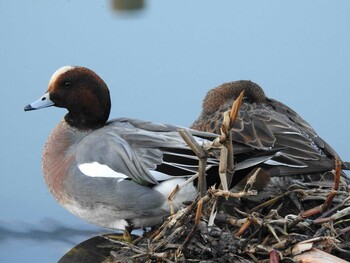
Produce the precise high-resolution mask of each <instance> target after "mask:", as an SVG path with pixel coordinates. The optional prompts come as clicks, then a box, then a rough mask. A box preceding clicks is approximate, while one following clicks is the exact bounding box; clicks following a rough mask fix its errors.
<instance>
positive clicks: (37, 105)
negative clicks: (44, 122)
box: [24, 92, 54, 111]
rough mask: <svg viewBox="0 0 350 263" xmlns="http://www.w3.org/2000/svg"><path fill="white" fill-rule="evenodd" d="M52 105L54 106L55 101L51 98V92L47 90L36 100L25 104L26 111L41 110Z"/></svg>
mask: <svg viewBox="0 0 350 263" xmlns="http://www.w3.org/2000/svg"><path fill="white" fill-rule="evenodd" d="M51 106H54V103H53V102H52V101H51V100H50V94H49V93H48V92H47V93H45V94H44V95H43V96H42V97H40V98H39V99H37V100H36V101H34V102H32V103H30V104H28V105H27V106H25V107H24V111H31V110H39V109H43V108H47V107H51Z"/></svg>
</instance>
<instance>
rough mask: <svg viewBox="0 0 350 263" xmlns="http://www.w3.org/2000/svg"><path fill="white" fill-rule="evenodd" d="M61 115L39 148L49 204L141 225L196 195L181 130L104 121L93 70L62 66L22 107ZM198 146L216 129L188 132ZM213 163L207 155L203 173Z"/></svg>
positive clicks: (109, 223) (120, 225)
mask: <svg viewBox="0 0 350 263" xmlns="http://www.w3.org/2000/svg"><path fill="white" fill-rule="evenodd" d="M52 106H54V107H59V108H66V109H67V110H68V113H67V114H66V115H65V116H64V118H63V119H62V120H61V121H60V122H59V123H58V124H57V126H56V127H55V128H54V129H53V131H52V133H51V134H50V136H49V138H48V140H47V142H46V144H45V146H44V149H43V153H42V170H43V174H44V179H45V182H46V185H47V186H48V188H49V190H50V192H51V193H52V195H53V196H54V198H55V199H56V200H57V202H58V203H59V204H60V205H61V206H63V207H64V208H65V209H67V210H68V211H69V212H71V213H73V214H74V215H76V216H77V217H79V218H81V219H83V220H86V221H87V222H90V223H92V224H95V225H98V226H101V227H104V228H108V229H116V230H128V229H130V228H132V229H134V228H144V227H150V226H154V225H156V224H159V223H161V222H162V220H163V218H165V217H166V216H168V215H169V214H170V205H169V202H168V197H169V194H170V193H171V192H172V191H173V190H174V189H175V187H177V186H182V187H181V188H180V189H181V190H180V191H179V192H178V193H177V194H176V195H175V198H174V199H173V200H172V206H173V208H174V209H175V211H177V210H178V209H180V208H181V207H182V205H183V203H185V202H189V201H192V200H193V199H195V198H196V196H197V185H196V181H195V180H193V181H192V182H191V181H189V182H188V181H187V180H188V179H189V178H191V177H192V176H194V175H196V173H197V171H198V157H197V156H195V154H194V153H193V152H192V151H191V149H190V148H189V147H188V146H187V144H186V143H185V142H184V141H183V139H182V138H181V136H180V135H179V133H178V130H179V129H182V128H183V127H180V126H175V125H168V124H156V123H153V122H148V121H141V120H137V119H129V118H116V119H111V120H109V115H110V109H111V100H110V93H109V89H108V87H107V85H106V83H105V82H104V81H103V80H102V79H101V77H100V76H98V75H97V74H96V73H95V72H94V71H93V70H91V69H88V68H86V67H82V66H64V67H62V68H59V69H58V70H57V71H56V72H55V73H54V74H53V75H52V77H51V79H50V81H49V84H48V90H47V91H46V92H45V94H44V95H43V96H41V97H40V98H39V99H38V100H36V101H34V102H32V103H30V104H28V105H27V106H25V108H24V110H25V111H32V110H39V109H43V108H47V107H52ZM190 132H191V134H192V135H193V136H194V138H195V140H196V141H197V142H198V143H199V144H200V145H202V144H204V143H206V142H209V141H210V140H212V139H214V138H215V137H216V134H211V133H205V132H198V131H195V130H190ZM217 166H218V162H217V160H216V159H215V158H214V159H213V158H212V159H208V166H207V167H206V170H207V173H208V174H210V173H211V172H210V171H211V170H213V171H214V170H215V169H212V168H216V169H217Z"/></svg>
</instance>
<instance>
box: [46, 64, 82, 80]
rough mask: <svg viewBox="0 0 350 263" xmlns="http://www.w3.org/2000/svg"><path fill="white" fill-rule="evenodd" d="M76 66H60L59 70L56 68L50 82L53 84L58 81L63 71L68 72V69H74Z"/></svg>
mask: <svg viewBox="0 0 350 263" xmlns="http://www.w3.org/2000/svg"><path fill="white" fill-rule="evenodd" d="M74 68H76V67H74V66H64V67H62V68H59V69H58V70H56V72H55V73H53V75H52V77H51V79H50V82H49V83H50V84H51V83H54V82H55V81H56V79H57V78H58V77H59V76H60V75H62V74H63V73H65V72H67V71H69V70H72V69H74Z"/></svg>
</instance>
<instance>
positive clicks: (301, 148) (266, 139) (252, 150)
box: [190, 80, 350, 202]
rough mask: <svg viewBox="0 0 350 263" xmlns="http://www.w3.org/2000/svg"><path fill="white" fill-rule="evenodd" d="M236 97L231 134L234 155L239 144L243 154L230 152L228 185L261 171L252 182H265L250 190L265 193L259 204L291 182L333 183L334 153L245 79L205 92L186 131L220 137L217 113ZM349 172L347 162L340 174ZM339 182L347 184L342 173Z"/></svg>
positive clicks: (287, 109) (303, 123)
mask: <svg viewBox="0 0 350 263" xmlns="http://www.w3.org/2000/svg"><path fill="white" fill-rule="evenodd" d="M241 92H244V97H243V101H242V105H241V107H240V109H239V113H238V117H237V119H236V120H235V122H234V124H233V127H232V130H231V134H232V141H233V149H234V151H235V148H237V147H238V146H240V145H244V146H245V147H246V152H244V151H241V152H234V158H235V162H236V166H237V168H236V173H235V174H234V176H233V180H234V181H233V185H236V186H237V185H238V186H239V185H242V182H245V180H243V179H246V175H247V174H250V173H251V172H252V171H253V169H255V168H257V167H260V168H261V172H260V174H258V177H259V176H260V177H263V178H265V179H264V180H260V182H259V181H257V182H256V184H257V185H256V189H258V190H259V191H260V192H262V191H265V194H262V195H261V196H262V198H265V199H266V198H267V197H268V196H270V197H271V196H274V195H276V194H278V193H282V192H284V191H286V190H287V188H288V187H289V186H290V185H292V184H294V183H295V182H296V181H298V182H300V183H303V182H311V181H313V182H316V181H318V180H320V179H321V178H323V177H324V176H325V175H326V174H327V175H328V178H329V179H330V180H333V175H332V174H331V171H332V170H333V169H334V168H335V159H339V160H341V159H340V157H339V155H338V153H337V152H336V151H335V150H334V149H333V148H332V147H331V146H330V145H329V144H328V143H327V142H326V141H325V140H323V139H322V138H321V137H320V136H319V135H318V134H317V133H316V131H315V130H314V129H313V128H312V126H311V125H310V124H309V123H308V122H307V121H305V120H304V119H303V118H302V117H301V116H300V115H298V114H297V113H296V112H295V111H294V110H292V109H291V108H290V107H288V106H287V105H285V104H283V103H282V102H279V101H277V100H275V99H272V98H268V97H267V96H266V95H265V92H264V90H263V89H262V88H261V87H260V86H259V85H258V84H256V83H254V82H252V81H250V80H239V81H232V82H227V83H223V84H221V85H219V86H217V87H215V88H213V89H211V90H209V91H208V92H207V94H206V96H205V98H204V99H203V103H202V109H201V113H200V115H199V117H198V118H197V119H196V120H195V121H194V122H193V123H192V125H191V126H190V128H191V129H195V130H198V131H205V132H211V133H217V134H220V127H221V123H222V121H223V112H225V111H227V110H229V109H230V108H231V106H232V103H233V102H234V101H235V100H236V99H237V98H238V96H239V95H240V93H241ZM349 167H350V166H349V163H347V162H342V169H343V170H349ZM240 171H241V172H240ZM242 171H244V172H243V173H242ZM342 178H343V179H344V180H345V181H347V183H349V178H348V177H347V176H346V174H345V173H344V172H342ZM243 185H244V184H243ZM277 192H278V193H277ZM258 197H259V194H258V196H257V198H258ZM253 198H255V197H253ZM257 202H261V199H259V198H258V200H257Z"/></svg>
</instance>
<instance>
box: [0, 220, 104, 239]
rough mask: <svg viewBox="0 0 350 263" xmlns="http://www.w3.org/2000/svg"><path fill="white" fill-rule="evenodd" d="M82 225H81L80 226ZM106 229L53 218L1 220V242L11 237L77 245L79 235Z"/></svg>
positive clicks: (85, 235)
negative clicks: (64, 222) (30, 221)
mask: <svg viewBox="0 0 350 263" xmlns="http://www.w3.org/2000/svg"><path fill="white" fill-rule="evenodd" d="M79 227H81V226H79ZM99 232H100V233H106V230H103V229H99V228H96V229H94V230H92V229H86V228H80V229H77V228H73V227H71V226H65V225H64V224H62V222H59V221H57V220H55V219H52V218H46V219H44V220H41V221H40V222H38V223H28V222H11V223H8V222H3V221H0V244H1V243H4V242H6V241H9V240H11V239H17V240H23V241H24V240H27V241H33V242H44V241H54V242H57V241H60V242H64V243H66V244H71V245H75V244H76V242H75V241H74V239H77V238H78V237H85V238H87V237H92V236H95V235H98V234H99Z"/></svg>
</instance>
